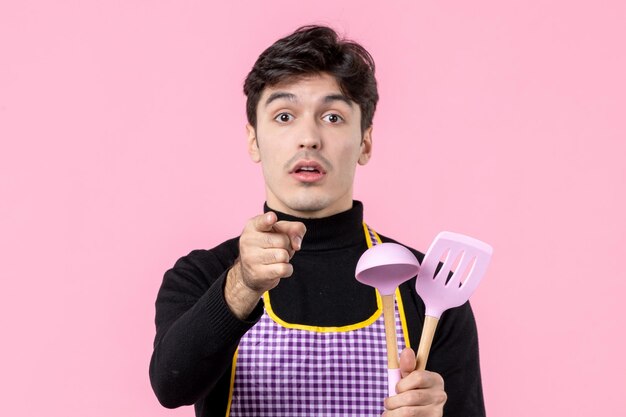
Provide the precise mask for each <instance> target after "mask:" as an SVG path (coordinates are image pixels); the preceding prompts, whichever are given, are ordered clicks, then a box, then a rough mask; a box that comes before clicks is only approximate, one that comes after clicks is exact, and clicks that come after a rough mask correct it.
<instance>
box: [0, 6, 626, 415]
mask: <svg viewBox="0 0 626 417" xmlns="http://www.w3.org/2000/svg"><path fill="white" fill-rule="evenodd" d="M227 3H228V4H227ZM372 3H373V2H372ZM505 3H506V4H505ZM364 4H365V3H364V2H362V1H346V2H338V1H317V2H314V3H313V2H311V3H310V4H304V2H297V3H294V2H287V1H251V2H243V1H231V2H216V3H215V4H210V2H199V1H180V0H178V1H147V0H145V1H139V0H132V1H131V0H125V1H93V0H91V1H85V0H81V1H79V0H75V1H69V0H67V1H55V2H44V1H27V0H20V1H9V0H3V1H2V3H1V4H0V139H1V148H0V196H1V199H2V200H1V204H0V259H1V269H0V271H1V272H0V274H1V280H0V294H1V299H2V302H1V303H0V320H1V323H0V329H1V331H2V333H1V334H2V343H0V350H1V354H0V374H1V377H0V384H1V385H2V386H1V387H0V396H1V397H2V403H1V405H0V414H1V415H4V416H39V415H47V416H69V417H73V416H189V415H192V414H193V411H192V410H191V409H190V408H183V409H179V410H175V411H170V410H166V409H163V408H161V407H160V405H159V404H158V403H157V400H156V398H155V397H154V395H153V393H152V391H151V389H150V385H149V381H148V361H149V358H150V354H151V349H152V346H151V345H152V338H153V336H154V326H153V315H154V304H153V303H154V299H155V296H156V292H157V290H158V287H159V285H160V282H161V278H162V275H163V272H164V271H165V270H166V269H167V268H169V267H170V266H171V265H172V264H173V263H174V262H175V260H176V259H177V258H178V257H179V256H182V255H184V254H186V253H187V252H189V251H190V250H192V249H194V248H200V247H202V248H208V247H212V246H214V245H216V244H218V243H220V242H221V241H223V240H224V239H226V238H228V237H231V236H234V235H236V234H238V233H239V232H240V231H241V228H242V227H243V224H244V222H245V221H246V220H247V219H248V218H249V217H251V216H253V215H256V214H258V213H259V212H260V211H261V208H262V202H263V196H264V193H263V187H262V184H263V182H262V178H261V172H260V169H259V167H258V166H257V165H254V164H252V163H251V162H250V161H249V159H248V156H247V154H246V152H245V134H244V123H245V113H244V97H243V94H242V93H241V86H242V81H243V78H244V77H245V75H246V73H247V71H248V70H249V69H250V67H251V65H252V64H253V62H254V60H255V59H256V57H257V55H258V54H259V53H260V52H261V51H262V50H263V49H264V48H265V47H267V46H268V45H269V44H270V43H271V42H273V41H274V40H276V39H277V38H278V37H280V36H282V35H285V34H287V33H289V32H291V31H292V30H293V29H295V28H296V27H297V26H299V25H301V24H306V23H312V22H317V23H326V24H330V25H332V26H334V27H336V28H338V29H339V30H340V31H342V32H345V33H346V34H348V35H349V37H352V38H354V39H356V40H358V41H360V42H362V43H363V44H364V45H365V46H366V47H367V48H368V49H369V50H370V51H371V53H372V54H373V55H374V57H375V59H376V62H377V64H378V78H379V83H380V93H381V100H380V104H379V110H378V113H377V115H376V118H375V121H374V123H375V129H374V143H375V148H374V157H373V160H372V162H371V163H370V165H368V166H366V167H365V168H362V169H359V173H358V176H357V185H356V193H355V196H356V198H358V199H361V200H362V201H364V203H365V207H366V220H367V221H368V222H369V223H370V224H371V225H373V226H374V227H375V228H376V229H377V230H379V231H380V232H382V233H384V234H387V235H390V236H393V237H395V238H397V239H399V240H401V241H402V242H404V243H406V244H409V245H412V246H414V247H417V248H420V249H422V250H425V249H426V248H427V246H428V244H429V243H430V241H431V240H432V238H433V237H434V236H435V234H436V233H437V232H438V231H440V230H445V229H447V230H453V231H458V232H463V233H467V234H470V235H473V236H476V237H478V238H481V239H483V240H485V241H487V242H490V243H491V244H492V245H493V246H494V247H495V258H494V260H493V263H492V265H491V267H490V269H489V271H488V275H487V276H486V278H485V281H484V283H483V284H482V286H481V288H479V289H478V291H477V293H476V294H475V297H474V299H473V305H474V309H475V313H476V317H477V322H478V325H479V331H480V340H481V360H482V365H483V366H482V369H483V379H484V390H485V398H486V404H487V409H488V413H489V415H491V416H508V417H516V416H520V417H521V416H529V415H533V416H553V415H562V416H590V415H593V416H600V415H602V416H618V415H623V414H622V413H623V410H624V409H626V395H624V393H625V392H626V360H625V359H624V358H625V354H624V352H625V351H626V341H625V335H624V324H623V321H622V320H623V317H624V314H625V313H626V308H625V307H624V305H625V304H626V303H625V302H624V301H622V295H623V292H624V291H626V284H625V282H626V280H625V279H624V278H625V277H624V270H623V265H624V257H625V256H626V253H625V248H626V221H625V220H624V218H625V216H624V213H625V212H626V197H625V193H624V184H625V182H626V181H625V180H626V168H624V167H625V164H624V157H625V156H626V144H625V143H626V123H625V117H624V116H625V113H624V110H625V108H626V82H625V76H624V74H626V54H625V53H624V52H625V50H624V40H625V39H626V25H625V23H624V22H626V6H625V5H626V3H624V2H623V1H604V2H592V1H564V0H560V1H559V0H554V1H545V0H543V1H538V0H533V1H519V2H502V1H486V0H479V1H471V2H470V1H446V2H434V1H432V2H420V3H419V4H418V3H417V2H410V1H406V2H386V4H385V5H383V2H377V3H376V4H372V5H368V6H365V5H364ZM227 178H228V180H226V179H227Z"/></svg>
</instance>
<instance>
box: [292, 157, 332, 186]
mask: <svg viewBox="0 0 626 417" xmlns="http://www.w3.org/2000/svg"><path fill="white" fill-rule="evenodd" d="M289 174H291V175H292V176H294V177H295V178H296V179H297V180H298V181H301V182H306V183H312V182H316V181H319V180H321V179H322V178H323V177H324V175H326V170H325V169H324V168H323V167H322V165H320V164H319V163H318V162H316V161H298V162H297V163H296V164H295V165H294V166H293V168H292V169H291V170H290V171H289Z"/></svg>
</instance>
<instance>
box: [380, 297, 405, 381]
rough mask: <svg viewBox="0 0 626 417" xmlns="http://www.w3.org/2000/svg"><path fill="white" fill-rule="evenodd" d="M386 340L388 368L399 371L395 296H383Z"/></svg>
mask: <svg viewBox="0 0 626 417" xmlns="http://www.w3.org/2000/svg"><path fill="white" fill-rule="evenodd" d="M381 298H382V300H383V318H384V319H385V338H386V340H387V368H388V369H398V368H399V367H400V364H399V362H398V340H397V339H396V310H395V302H394V295H393V294H391V295H382V296H381Z"/></svg>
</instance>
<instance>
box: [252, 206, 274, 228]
mask: <svg viewBox="0 0 626 417" xmlns="http://www.w3.org/2000/svg"><path fill="white" fill-rule="evenodd" d="M277 220H278V218H277V217H276V213H274V212H271V211H268V212H267V213H264V214H261V215H259V216H256V217H253V218H252V220H251V222H250V223H251V224H252V227H253V228H254V229H255V230H256V231H259V232H271V231H272V226H274V224H275V223H276V221H277Z"/></svg>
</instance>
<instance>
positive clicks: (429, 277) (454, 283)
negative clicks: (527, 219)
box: [415, 232, 493, 318]
mask: <svg viewBox="0 0 626 417" xmlns="http://www.w3.org/2000/svg"><path fill="white" fill-rule="evenodd" d="M492 253H493V248H492V247H491V246H490V245H488V244H486V243H485V242H481V241H480V240H477V239H474V238H471V237H469V236H465V235H462V234H459V233H452V232H441V233H439V234H438V235H437V237H436V238H435V240H434V241H433V243H432V244H431V245H430V248H429V249H428V251H427V252H426V255H425V256H424V260H423V261H422V264H421V267H420V270H419V273H418V275H417V281H416V284H415V289H416V291H417V293H418V294H419V295H420V297H422V300H424V304H425V305H426V315H427V316H432V317H435V318H439V317H441V314H442V313H443V312H444V311H445V310H447V309H449V308H452V307H458V306H460V305H461V304H463V303H465V302H466V301H467V300H468V299H469V297H470V296H471V295H472V293H473V292H474V290H475V289H476V287H477V286H478V284H479V283H480V280H481V279H482V277H483V275H484V274H485V271H486V270H487V266H488V265H489V261H490V260H491V254H492ZM440 264H441V265H440ZM451 272H452V275H451V276H450V273H451Z"/></svg>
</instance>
